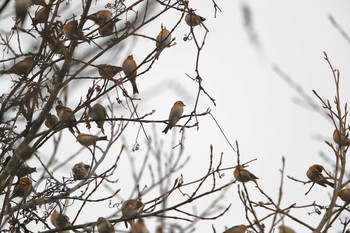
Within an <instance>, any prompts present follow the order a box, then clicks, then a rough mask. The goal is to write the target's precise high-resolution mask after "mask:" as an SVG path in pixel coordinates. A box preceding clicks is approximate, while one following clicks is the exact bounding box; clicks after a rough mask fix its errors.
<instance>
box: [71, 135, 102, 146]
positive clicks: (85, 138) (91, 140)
mask: <svg viewBox="0 0 350 233" xmlns="http://www.w3.org/2000/svg"><path fill="white" fill-rule="evenodd" d="M101 140H108V139H107V136H103V137H98V136H95V135H91V134H85V133H79V134H78V136H77V141H78V142H79V143H80V144H81V145H83V146H91V145H95V144H96V142H97V141H101Z"/></svg>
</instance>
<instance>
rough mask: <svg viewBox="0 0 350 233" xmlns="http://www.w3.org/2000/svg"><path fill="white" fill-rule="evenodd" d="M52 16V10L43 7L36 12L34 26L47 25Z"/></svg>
mask: <svg viewBox="0 0 350 233" xmlns="http://www.w3.org/2000/svg"><path fill="white" fill-rule="evenodd" d="M49 15H50V8H49V7H48V6H43V7H41V8H40V9H39V10H38V11H36V12H35V16H34V18H33V25H36V24H38V23H45V22H46V21H47V19H48V18H49Z"/></svg>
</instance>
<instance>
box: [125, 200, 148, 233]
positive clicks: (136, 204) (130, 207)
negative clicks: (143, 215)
mask: <svg viewBox="0 0 350 233" xmlns="http://www.w3.org/2000/svg"><path fill="white" fill-rule="evenodd" d="M141 207H143V203H142V202H141V201H139V200H136V199H129V200H126V201H123V202H122V208H121V210H122V215H123V218H133V217H136V216H138V215H139V214H140V212H141V210H142V208H141ZM128 221H129V223H130V225H133V224H134V220H133V219H131V220H128ZM125 226H126V227H128V225H127V223H126V222H125Z"/></svg>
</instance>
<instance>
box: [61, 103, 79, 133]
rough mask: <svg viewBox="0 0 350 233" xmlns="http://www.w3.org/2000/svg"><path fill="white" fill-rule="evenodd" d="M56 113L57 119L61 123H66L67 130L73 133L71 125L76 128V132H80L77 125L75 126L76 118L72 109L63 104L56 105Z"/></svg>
mask: <svg viewBox="0 0 350 233" xmlns="http://www.w3.org/2000/svg"><path fill="white" fill-rule="evenodd" d="M56 113H57V116H58V119H59V120H60V122H62V123H63V124H65V125H67V126H68V128H69V130H70V131H71V132H72V133H73V134H74V130H73V127H75V129H76V130H77V132H78V133H80V131H79V129H78V127H77V125H76V124H77V120H76V119H75V116H74V113H73V110H72V109H71V108H69V107H66V106H63V105H60V104H59V105H57V106H56Z"/></svg>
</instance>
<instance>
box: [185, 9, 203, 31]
mask: <svg viewBox="0 0 350 233" xmlns="http://www.w3.org/2000/svg"><path fill="white" fill-rule="evenodd" d="M204 21H205V18H204V17H202V16H200V15H197V14H196V13H194V11H192V10H191V11H190V12H188V13H187V14H186V16H185V22H186V24H187V25H188V26H191V27H195V26H198V25H200V24H201V23H202V22H204Z"/></svg>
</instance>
